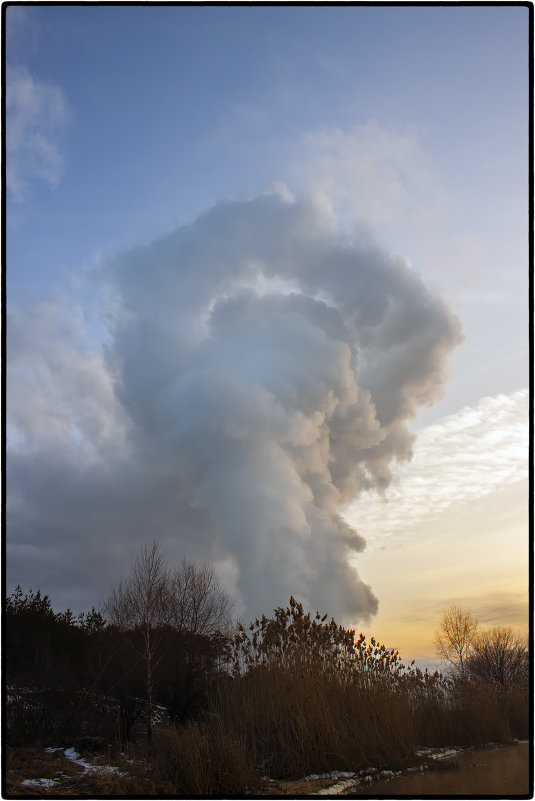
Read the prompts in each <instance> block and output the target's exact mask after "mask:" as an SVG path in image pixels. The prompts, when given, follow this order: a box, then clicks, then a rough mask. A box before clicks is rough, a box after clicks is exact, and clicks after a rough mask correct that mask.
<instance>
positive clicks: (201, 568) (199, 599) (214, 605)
mask: <svg viewBox="0 0 535 801" xmlns="http://www.w3.org/2000/svg"><path fill="white" fill-rule="evenodd" d="M232 609H233V605H232V602H231V601H230V599H229V597H228V595H227V594H226V592H225V591H224V590H223V588H222V586H221V582H220V581H219V578H218V576H217V573H216V572H215V570H214V568H213V567H212V565H208V564H206V563H204V564H202V565H195V564H192V563H191V562H187V561H186V560H185V559H183V560H182V562H181V564H180V565H179V566H178V567H177V568H176V570H175V571H174V573H173V574H172V576H171V608H170V615H171V616H170V623H171V625H172V626H173V628H175V629H176V630H177V631H180V632H183V631H188V632H190V633H191V634H199V635H204V636H208V635H210V634H213V633H214V632H216V631H224V630H226V629H228V627H229V626H230V624H231V620H232Z"/></svg>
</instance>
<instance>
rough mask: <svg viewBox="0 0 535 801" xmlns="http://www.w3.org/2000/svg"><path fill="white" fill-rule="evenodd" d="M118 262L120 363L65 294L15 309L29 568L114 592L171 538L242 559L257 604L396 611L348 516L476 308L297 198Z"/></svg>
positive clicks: (405, 452) (391, 458)
mask: <svg viewBox="0 0 535 801" xmlns="http://www.w3.org/2000/svg"><path fill="white" fill-rule="evenodd" d="M103 273H104V271H103ZM105 273H106V274H105V277H106V280H107V281H109V282H111V285H112V288H113V291H114V293H115V297H116V301H117V306H116V311H115V313H114V315H113V317H112V319H111V323H110V340H109V345H108V347H107V350H106V356H105V363H104V362H103V360H102V357H101V356H100V355H98V354H90V353H87V352H84V351H83V349H81V348H80V347H79V345H78V343H77V341H76V336H75V335H74V334H73V333H72V332H70V331H69V330H65V329H62V328H61V326H60V325H58V324H57V321H53V322H52V324H51V323H50V319H49V314H48V312H47V310H46V308H45V309H43V307H41V308H38V309H36V310H34V311H32V314H31V316H30V315H28V314H27V315H26V317H25V318H24V319H23V318H22V317H21V316H20V315H19V316H17V315H15V317H14V318H13V319H12V320H11V321H10V328H9V329H8V335H9V338H10V342H11V345H10V351H9V354H10V370H11V374H10V375H11V378H10V384H9V407H10V410H11V420H12V423H13V424H14V426H15V427H16V431H17V432H18V438H14V439H13V444H12V447H11V451H10V454H9V472H8V485H9V504H10V505H9V507H8V516H9V540H8V554H9V558H10V562H9V565H10V577H11V580H12V581H14V582H15V583H16V582H21V583H25V582H26V583H29V582H28V577H29V576H32V575H33V576H44V577H45V578H47V579H48V581H49V584H47V585H46V590H47V591H48V592H51V586H50V584H54V586H56V587H59V588H61V591H62V592H63V594H64V595H65V596H66V597H67V596H68V594H69V593H72V592H73V586H78V587H79V588H80V589H79V597H81V596H82V593H84V592H85V596H84V597H87V595H88V594H89V591H90V590H91V591H92V592H93V593H95V590H96V591H97V592H99V591H100V592H101V593H104V592H106V591H107V590H109V589H110V587H111V585H112V584H113V583H115V582H116V581H117V580H118V578H119V576H120V574H121V571H122V570H123V569H124V562H125V560H129V559H130V558H131V556H132V554H133V552H134V551H135V549H136V548H137V546H138V545H139V543H140V542H143V541H145V540H147V539H152V538H154V537H156V538H157V539H159V540H160V541H161V543H162V546H163V547H164V549H165V550H166V551H167V553H168V554H169V555H170V556H172V557H178V556H180V555H181V554H183V553H185V554H186V555H188V556H190V557H192V558H195V557H203V558H208V559H212V560H214V561H215V562H216V563H220V564H222V565H223V566H224V573H225V575H226V576H228V577H229V579H230V581H231V583H232V585H233V586H234V587H236V591H237V593H238V594H239V598H238V600H239V601H240V602H241V604H242V608H244V609H245V610H246V611H247V613H250V614H256V613H259V612H262V611H269V610H270V609H271V608H273V606H274V605H276V604H279V603H284V602H285V600H286V599H287V597H288V595H289V594H290V593H293V594H294V595H296V596H298V597H300V598H302V599H303V600H304V601H305V602H306V603H307V604H309V605H310V606H313V607H315V608H318V609H324V610H326V611H328V612H330V613H331V614H334V615H337V616H349V615H351V616H352V618H353V620H355V619H366V618H368V617H369V616H370V615H371V614H373V613H375V611H376V609H377V599H376V598H375V595H374V594H373V591H372V589H371V588H370V587H369V586H367V585H366V584H365V583H363V582H362V581H361V579H360V578H359V576H358V573H357V572H356V570H355V569H354V567H353V566H352V565H351V564H350V557H351V555H352V554H355V553H359V552H360V551H362V549H363V548H364V545H365V543H364V540H363V538H362V537H361V536H360V535H359V534H358V533H357V532H356V531H355V530H354V529H353V528H352V527H351V526H350V525H349V524H348V523H347V522H346V521H345V520H344V519H343V518H342V517H341V511H342V509H343V508H344V506H345V505H346V504H347V503H348V502H349V501H351V500H352V499H354V498H356V497H358V496H359V495H360V494H361V493H362V492H363V491H365V490H369V489H374V488H378V489H384V488H385V487H387V486H388V484H389V483H390V481H391V478H392V474H391V469H392V463H393V462H395V461H396V460H397V461H400V460H401V461H403V460H406V459H408V458H409V457H410V455H411V452H412V443H413V436H412V435H411V434H410V433H409V430H408V427H407V422H408V420H410V419H411V418H413V417H414V416H415V415H416V413H417V410H418V408H419V407H420V406H421V405H422V404H423V405H429V404H432V403H433V402H434V400H435V399H436V398H437V397H438V396H439V395H440V393H441V392H442V389H443V385H444V381H445V365H446V361H447V357H448V355H449V353H450V352H451V350H452V349H453V348H454V347H455V346H456V345H457V344H458V343H459V342H460V339H461V336H460V325H459V322H458V320H457V319H456V318H455V317H454V316H453V315H452V314H451V312H450V311H449V310H448V309H447V307H446V306H445V305H444V303H443V302H442V301H441V300H440V299H439V298H438V297H436V296H434V295H433V294H431V293H430V292H429V291H428V290H427V289H426V287H425V286H424V284H423V283H422V281H421V279H420V278H419V277H418V275H417V274H416V273H415V272H414V271H413V270H412V269H411V268H410V266H409V265H408V264H407V262H406V260H403V259H401V258H398V257H395V256H392V255H389V254H388V253H386V252H384V251H383V250H382V249H381V248H380V247H378V246H377V245H376V244H374V243H372V242H371V241H370V240H369V239H365V241H363V242H361V243H359V242H355V241H354V240H349V239H348V238H346V237H345V236H344V234H343V233H342V232H341V231H340V229H339V228H337V226H336V225H335V223H334V221H333V218H332V216H331V215H329V214H325V213H324V211H322V209H321V207H320V206H318V205H317V204H315V203H314V202H312V201H311V200H310V199H306V198H305V199H302V200H297V201H293V200H292V199H291V198H290V197H289V196H288V195H287V194H285V195H284V196H281V195H280V194H277V193H271V194H266V195H263V196H260V197H258V198H256V199H254V200H251V201H247V202H242V203H223V204H218V205H217V206H215V207H213V208H212V209H210V210H209V211H208V212H206V213H205V214H203V215H202V216H201V217H199V218H198V219H197V220H196V221H195V222H194V223H193V224H191V225H189V226H185V227H183V228H179V229H178V230H177V231H175V232H174V233H173V234H171V235H170V236H168V237H166V238H165V239H162V240H159V241H156V242H154V243H152V244H151V245H149V246H147V247H138V248H135V249H132V250H130V251H127V252H125V253H124V254H123V255H122V256H120V257H119V258H118V259H116V260H115V261H114V262H113V263H112V264H110V265H109V266H108V268H107V270H106V271H105ZM48 420H49V421H51V423H50V425H48V423H47V421H48ZM66 439H67V440H68V443H67V442H66V441H65V440H66ZM88 452H89V453H90V457H91V458H89V457H88V456H87V453H88ZM103 554H105V564H104V566H98V567H97V565H99V560H102V558H103ZM43 585H44V579H43ZM93 598H94V595H93ZM70 602H71V604H73V602H72V600H71V601H70Z"/></svg>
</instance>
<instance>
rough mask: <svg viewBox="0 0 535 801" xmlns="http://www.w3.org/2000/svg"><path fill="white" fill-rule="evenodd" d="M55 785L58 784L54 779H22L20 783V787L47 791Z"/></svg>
mask: <svg viewBox="0 0 535 801" xmlns="http://www.w3.org/2000/svg"><path fill="white" fill-rule="evenodd" d="M56 784H59V782H58V781H56V779H24V781H22V782H21V785H22V787H40V788H45V789H47V790H48V789H49V788H50V787H54V786H55V785H56Z"/></svg>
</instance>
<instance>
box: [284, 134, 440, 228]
mask: <svg viewBox="0 0 535 801" xmlns="http://www.w3.org/2000/svg"><path fill="white" fill-rule="evenodd" d="M294 174H295V178H296V180H297V181H298V182H299V183H300V184H302V185H304V186H305V187H306V191H308V192H310V193H312V194H314V195H316V196H317V197H318V198H321V199H322V200H323V202H324V203H325V204H326V205H328V206H330V207H332V208H333V210H335V211H336V212H337V214H339V213H340V211H341V210H342V209H343V210H344V214H345V215H346V217H347V218H348V219H351V220H353V221H354V220H367V221H369V222H370V223H371V224H372V225H374V226H381V225H383V224H390V225H391V224H395V225H396V226H403V225H406V224H410V225H411V226H412V225H414V222H415V218H416V219H417V222H418V224H421V223H422V222H425V221H426V220H430V219H432V218H433V216H434V215H436V213H437V211H438V209H439V208H440V203H441V197H440V191H439V190H438V188H437V187H439V186H440V182H439V181H437V176H436V172H435V169H434V167H433V163H432V159H431V158H430V156H429V154H428V153H427V150H426V148H425V145H424V137H423V133H422V131H420V130H418V129H417V128H415V127H413V128H409V129H407V130H396V129H393V128H389V127H386V126H385V125H382V124H380V123H379V122H377V121H369V122H366V123H364V124H362V125H358V126H355V127H354V128H352V129H349V130H347V129H346V130H344V129H341V128H337V127H332V128H329V127H323V128H318V129H316V130H313V131H310V132H308V133H307V134H306V135H304V136H303V137H302V139H301V141H300V143H299V150H298V153H296V158H295V166H294Z"/></svg>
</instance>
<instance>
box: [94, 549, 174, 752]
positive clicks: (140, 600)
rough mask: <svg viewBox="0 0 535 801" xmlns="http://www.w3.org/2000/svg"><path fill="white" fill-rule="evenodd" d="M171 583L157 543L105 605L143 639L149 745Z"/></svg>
mask: <svg viewBox="0 0 535 801" xmlns="http://www.w3.org/2000/svg"><path fill="white" fill-rule="evenodd" d="M170 590H171V581H170V575H169V571H168V570H167V568H166V567H165V563H164V559H163V556H162V554H161V552H160V549H159V546H158V543H157V542H155V541H154V542H152V543H151V544H146V545H143V547H142V548H141V549H140V551H139V552H138V554H137V556H136V558H135V560H134V563H133V564H132V567H131V568H130V572H129V574H128V575H127V577H126V578H125V579H124V580H123V581H121V582H120V584H119V586H118V587H117V588H116V589H114V590H113V591H112V593H111V595H110V596H109V598H108V600H107V601H106V604H105V610H106V613H107V615H108V617H109V620H110V623H112V624H113V625H116V626H117V627H118V628H120V629H122V630H123V631H125V630H128V629H130V630H137V631H139V632H140V633H141V636H142V643H143V646H142V651H141V653H140V656H141V658H142V659H143V661H144V665H145V682H146V692H147V702H148V712H147V742H148V743H149V744H150V743H151V742H152V710H153V682H154V671H155V670H156V667H157V665H158V662H159V661H160V659H161V657H162V654H161V653H160V645H161V635H162V628H161V627H162V626H163V625H165V623H167V622H168V621H169V615H170Z"/></svg>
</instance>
